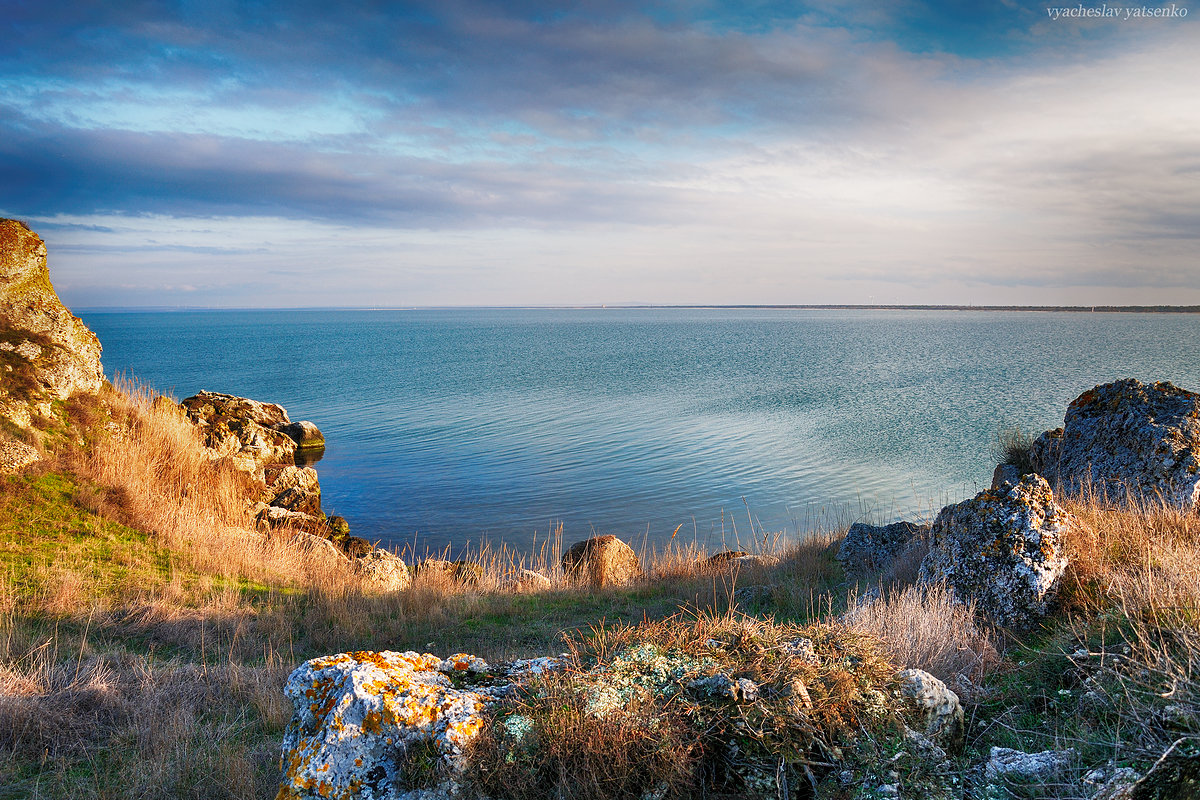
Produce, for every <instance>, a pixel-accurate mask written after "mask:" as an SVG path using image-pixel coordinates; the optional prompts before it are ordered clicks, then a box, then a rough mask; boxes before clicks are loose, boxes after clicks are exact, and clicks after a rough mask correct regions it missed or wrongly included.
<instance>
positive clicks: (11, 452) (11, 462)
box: [0, 438, 42, 474]
mask: <svg viewBox="0 0 1200 800" xmlns="http://www.w3.org/2000/svg"><path fill="white" fill-rule="evenodd" d="M41 460H42V456H41V454H40V453H38V451H37V450H36V449H35V448H33V447H30V446H29V445H27V444H25V443H24V442H18V441H17V440H16V439H7V438H0V474H12V473H16V472H20V471H21V470H23V469H25V468H26V467H28V466H29V465H30V464H35V463H37V462H38V461H41Z"/></svg>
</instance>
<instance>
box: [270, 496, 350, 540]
mask: <svg viewBox="0 0 1200 800" xmlns="http://www.w3.org/2000/svg"><path fill="white" fill-rule="evenodd" d="M253 513H254V515H255V519H256V521H257V522H258V525H259V528H260V529H266V530H275V529H276V528H285V527H286V528H292V529H293V530H298V531H304V532H306V533H312V534H314V535H319V538H321V539H325V540H326V541H329V540H328V539H327V538H326V537H325V536H324V535H321V534H324V533H325V523H324V522H322V521H321V520H320V519H319V518H317V517H314V516H313V515H312V514H305V513H304V512H303V511H292V510H290V509H287V508H280V507H279V506H268V505H263V504H262V503H259V504H257V505H256V506H255V507H254V509H253ZM332 545H333V543H332V542H330V546H332Z"/></svg>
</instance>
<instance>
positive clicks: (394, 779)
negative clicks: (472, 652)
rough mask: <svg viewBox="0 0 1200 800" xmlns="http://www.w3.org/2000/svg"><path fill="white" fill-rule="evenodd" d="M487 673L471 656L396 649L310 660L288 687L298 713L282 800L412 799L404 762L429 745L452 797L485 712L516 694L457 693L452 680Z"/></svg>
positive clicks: (286, 753) (289, 733)
mask: <svg viewBox="0 0 1200 800" xmlns="http://www.w3.org/2000/svg"><path fill="white" fill-rule="evenodd" d="M488 669H489V667H488V665H487V664H486V662H484V661H482V660H481V659H478V658H474V657H472V656H468V655H466V654H458V655H455V656H451V657H450V658H448V659H446V660H442V659H439V658H437V657H436V656H433V655H429V654H428V653H426V654H424V655H421V654H418V653H415V652H406V653H396V652H390V651H385V652H379V653H369V652H355V653H340V654H338V655H334V656H327V657H324V658H315V659H312V660H311V661H308V662H305V663H304V664H302V665H301V666H300V667H299V668H298V669H296V670H295V671H294V672H293V673H292V674H291V676H290V677H289V678H288V681H287V685H286V687H285V688H284V693H285V694H286V695H287V697H288V699H289V700H291V701H292V704H293V707H294V714H293V716H292V720H291V722H290V723H289V724H288V727H287V730H286V732H285V733H284V739H283V753H282V757H281V759H280V767H281V773H282V777H281V786H280V789H279V793H278V795H277V800H317V798H329V797H344V798H349V797H356V798H364V800H366V798H371V799H372V800H401V798H405V797H413V796H414V795H411V794H406V793H405V792H406V791H407V790H408V789H410V788H412V787H411V786H409V784H408V780H407V778H406V775H405V772H404V765H405V763H406V756H408V755H409V754H410V753H411V752H413V751H416V750H420V748H422V747H424V748H429V749H430V750H431V751H432V755H433V757H434V758H435V759H436V760H437V764H436V767H437V768H438V771H439V772H441V773H442V774H444V775H445V776H446V777H445V780H444V781H443V783H442V784H441V786H440V787H438V788H437V789H436V790H434V791H440V792H442V793H443V796H453V795H454V794H455V784H454V776H455V775H456V774H458V773H460V772H461V770H462V768H463V767H464V748H465V747H466V746H467V745H468V744H469V743H470V742H471V741H472V740H473V739H474V738H475V737H476V736H477V735H478V733H479V731H480V730H481V729H482V728H483V726H484V724H485V720H484V716H483V714H484V711H485V709H486V708H487V707H488V706H490V705H491V704H493V703H495V702H496V701H497V700H498V699H500V698H501V697H503V696H505V695H506V694H507V693H508V692H509V691H511V689H509V688H508V687H507V686H500V687H495V686H490V687H489V686H478V687H474V688H456V687H455V685H454V683H452V681H451V680H450V678H449V674H457V675H461V676H464V677H469V676H470V675H477V674H480V673H485V672H487V670H488Z"/></svg>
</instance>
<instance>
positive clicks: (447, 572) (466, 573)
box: [413, 558, 483, 586]
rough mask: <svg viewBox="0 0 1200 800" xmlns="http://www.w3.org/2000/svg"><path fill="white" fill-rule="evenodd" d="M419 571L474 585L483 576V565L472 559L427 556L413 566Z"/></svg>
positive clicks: (419, 572) (418, 572)
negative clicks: (448, 559)
mask: <svg viewBox="0 0 1200 800" xmlns="http://www.w3.org/2000/svg"><path fill="white" fill-rule="evenodd" d="M413 570H414V572H415V573H416V574H417V575H420V574H421V573H431V572H433V573H439V574H441V575H444V576H445V577H446V578H448V579H450V580H452V581H454V582H455V583H461V584H465V585H468V586H474V585H475V584H477V583H479V581H480V580H481V579H482V578H483V567H481V566H479V565H478V564H476V563H475V562H473V561H447V560H445V559H444V558H427V559H425V560H424V561H421V562H420V563H419V564H417V565H416V566H415V567H414V568H413Z"/></svg>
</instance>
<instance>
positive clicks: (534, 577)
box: [504, 569, 554, 592]
mask: <svg viewBox="0 0 1200 800" xmlns="http://www.w3.org/2000/svg"><path fill="white" fill-rule="evenodd" d="M553 585H554V584H553V583H552V582H551V581H550V579H549V578H547V577H546V576H545V575H543V574H542V573H540V572H538V571H537V570H532V569H522V570H521V571H520V572H518V573H517V574H516V576H515V577H513V578H512V579H511V580H509V581H507V582H506V583H505V584H504V589H505V590H506V591H509V592H546V591H549V590H550V589H551V587H553Z"/></svg>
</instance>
